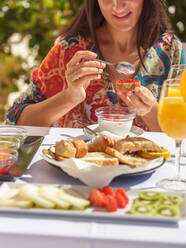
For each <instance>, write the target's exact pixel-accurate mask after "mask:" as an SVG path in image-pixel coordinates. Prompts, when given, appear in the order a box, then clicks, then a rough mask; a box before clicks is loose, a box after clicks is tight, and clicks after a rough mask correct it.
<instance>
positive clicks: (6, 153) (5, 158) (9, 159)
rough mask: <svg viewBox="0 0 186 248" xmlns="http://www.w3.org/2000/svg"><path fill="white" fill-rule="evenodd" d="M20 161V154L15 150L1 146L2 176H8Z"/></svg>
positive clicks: (0, 162)
mask: <svg viewBox="0 0 186 248" xmlns="http://www.w3.org/2000/svg"><path fill="white" fill-rule="evenodd" d="M17 159H18V152H17V150H16V149H14V148H10V147H6V146H0V175H5V174H7V173H8V172H9V171H10V170H11V168H12V167H13V166H14V164H15V162H16V161H17Z"/></svg>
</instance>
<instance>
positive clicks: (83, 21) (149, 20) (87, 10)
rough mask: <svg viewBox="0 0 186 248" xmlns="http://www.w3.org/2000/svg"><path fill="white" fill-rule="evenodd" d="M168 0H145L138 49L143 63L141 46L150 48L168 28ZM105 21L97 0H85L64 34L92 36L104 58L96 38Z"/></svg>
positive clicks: (138, 33) (139, 24)
mask: <svg viewBox="0 0 186 248" xmlns="http://www.w3.org/2000/svg"><path fill="white" fill-rule="evenodd" d="M166 9H167V8H166V0H144V3H143V10H142V13H141V16H140V19H139V23H138V31H137V49H138V55H139V58H140V61H141V63H142V64H143V61H142V56H141V53H140V48H141V47H142V48H143V49H145V50H146V49H148V48H149V47H151V46H152V45H153V44H154V43H155V42H156V41H157V40H158V38H159V36H160V35H161V34H162V33H164V32H166V31H167V29H168V15H167V11H166ZM104 21H105V18H104V17H103V15H102V13H101V10H100V8H99V4H98V1H97V0H84V4H83V6H82V8H81V9H80V11H79V12H78V14H77V15H76V17H75V18H74V20H73V22H72V23H71V25H70V26H69V27H68V28H67V29H66V30H65V32H64V33H63V35H66V36H71V35H72V36H73V35H78V34H80V35H82V36H84V37H86V36H87V35H90V36H91V39H92V41H93V43H94V45H95V46H96V49H97V52H98V54H99V56H100V57H101V58H103V56H102V54H101V51H100V48H99V44H98V42H97V38H96V29H97V28H99V27H100V26H101V25H102V24H103V23H104Z"/></svg>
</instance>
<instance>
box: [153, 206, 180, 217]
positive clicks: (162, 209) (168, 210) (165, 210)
mask: <svg viewBox="0 0 186 248" xmlns="http://www.w3.org/2000/svg"><path fill="white" fill-rule="evenodd" d="M156 216H164V217H180V210H179V209H178V208H177V207H176V206H167V205H160V206H159V207H158V208H157V209H156Z"/></svg>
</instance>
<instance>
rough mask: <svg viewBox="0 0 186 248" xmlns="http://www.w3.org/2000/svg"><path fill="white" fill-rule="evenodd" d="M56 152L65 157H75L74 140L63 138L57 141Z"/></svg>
mask: <svg viewBox="0 0 186 248" xmlns="http://www.w3.org/2000/svg"><path fill="white" fill-rule="evenodd" d="M55 154H56V155H58V156H61V157H65V158H74V157H75V155H76V148H75V147H74V145H73V143H72V141H70V140H61V141H59V142H56V145H55Z"/></svg>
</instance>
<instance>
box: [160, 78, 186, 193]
mask: <svg viewBox="0 0 186 248" xmlns="http://www.w3.org/2000/svg"><path fill="white" fill-rule="evenodd" d="M158 118H159V124H160V127H161V129H162V131H163V132H165V133H166V134H167V135H168V136H169V137H171V138H173V139H175V142H176V154H175V163H176V166H177V168H178V170H177V175H176V176H175V177H173V178H165V179H162V180H161V181H159V182H158V183H157V185H158V187H161V188H164V189H169V190H174V191H186V180H185V179H182V178H181V173H180V158H181V143H182V141H183V139H185V138H186V98H185V97H184V96H183V94H182V92H181V84H180V80H179V79H169V80H165V81H164V83H163V87H162V91H161V95H160V100H159V107H158Z"/></svg>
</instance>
